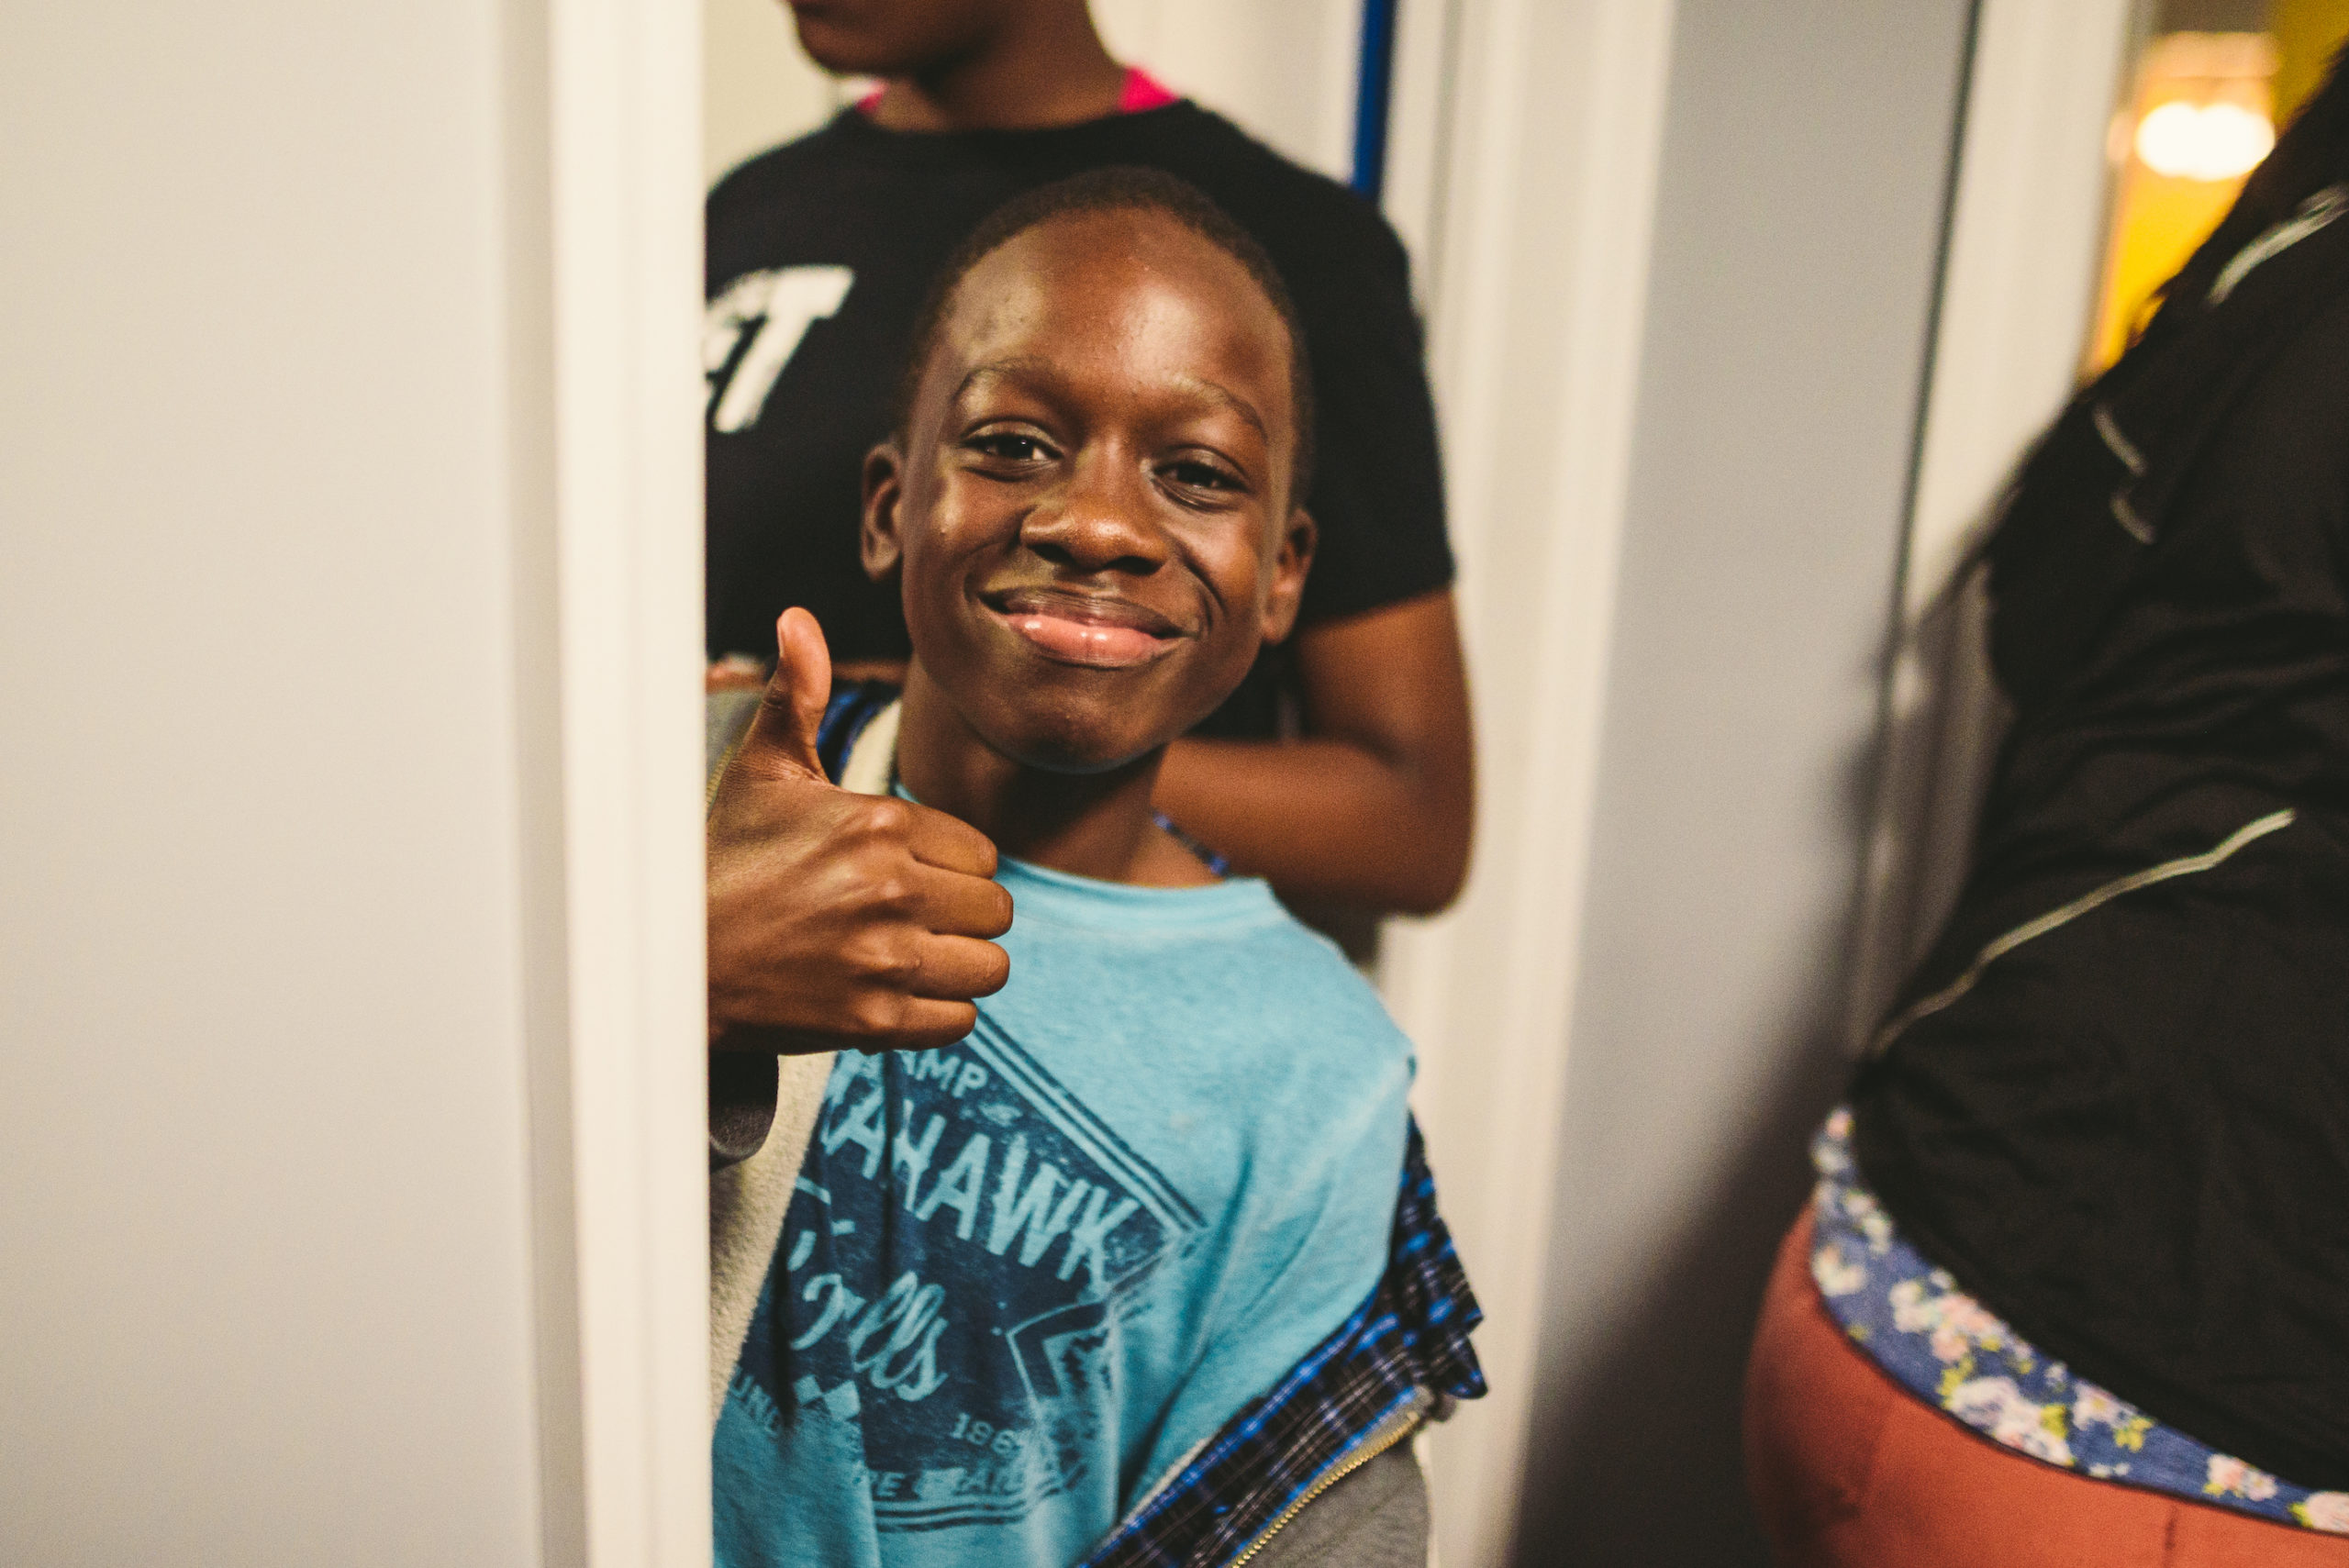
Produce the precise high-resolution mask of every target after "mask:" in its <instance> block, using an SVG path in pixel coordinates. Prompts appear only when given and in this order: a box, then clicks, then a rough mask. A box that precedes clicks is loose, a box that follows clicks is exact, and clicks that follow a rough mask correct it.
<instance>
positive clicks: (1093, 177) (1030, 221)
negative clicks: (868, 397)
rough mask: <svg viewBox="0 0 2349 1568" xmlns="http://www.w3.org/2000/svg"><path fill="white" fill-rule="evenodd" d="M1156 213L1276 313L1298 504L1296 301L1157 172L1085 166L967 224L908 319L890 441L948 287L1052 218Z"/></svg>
mask: <svg viewBox="0 0 2349 1568" xmlns="http://www.w3.org/2000/svg"><path fill="white" fill-rule="evenodd" d="M1109 212H1155V213H1163V214H1164V215H1165V216H1166V217H1171V218H1173V219H1174V220H1175V222H1177V223H1179V224H1181V225H1182V226H1183V227H1184V228H1187V229H1189V230H1190V231H1191V232H1192V233H1194V234H1196V235H1197V236H1198V237H1199V238H1200V239H1204V240H1206V241H1207V242H1208V244H1210V245H1212V246H1214V247H1215V248H1216V249H1217V250H1220V251H1222V252H1223V253H1224V254H1225V255H1227V256H1229V257H1230V258H1231V259H1232V260H1233V261H1237V262H1239V263H1240V265H1241V268H1242V269H1244V270H1245V271H1246V272H1247V273H1248V276H1249V277H1250V278H1251V279H1252V280H1253V281H1254V283H1255V284H1256V286H1257V287H1258V288H1259V289H1261V290H1263V291H1264V297H1265V298H1266V299H1267V300H1269V301H1271V302H1272V306H1273V309H1274V311H1275V313H1276V314H1277V315H1278V316H1279V317H1280V318H1281V326H1282V327H1283V328H1286V331H1287V333H1288V363H1289V388H1290V405H1291V406H1290V414H1289V417H1290V419H1291V421H1292V422H1293V423H1294V424H1295V425H1296V427H1297V458H1296V462H1295V464H1294V465H1293V466H1294V470H1295V472H1294V475H1293V477H1292V480H1291V483H1290V486H1289V494H1290V497H1291V499H1292V501H1293V502H1297V501H1301V500H1302V498H1303V497H1304V495H1305V494H1306V492H1307V491H1308V490H1310V489H1311V488H1312V484H1313V368H1312V364H1311V362H1310V361H1308V359H1307V357H1306V352H1305V326H1304V323H1303V322H1302V321H1301V320H1300V319H1299V318H1298V317H1297V302H1296V301H1295V300H1293V299H1291V298H1290V297H1289V292H1288V285H1287V284H1284V283H1283V282H1281V275H1280V272H1279V271H1278V270H1277V269H1276V268H1275V267H1274V265H1273V259H1272V257H1271V256H1269V255H1267V254H1266V253H1265V251H1264V246H1262V245H1260V244H1258V243H1257V241H1256V238H1255V236H1253V235H1252V234H1250V233H1249V232H1248V231H1247V230H1246V229H1244V228H1241V227H1240V225H1239V224H1237V223H1235V222H1233V221H1232V219H1231V217H1230V215H1229V214H1227V213H1226V212H1225V211H1224V210H1223V209H1222V208H1221V207H1219V206H1216V205H1215V203H1213V202H1212V201H1209V200H1208V196H1207V194H1206V193H1205V192H1203V191H1201V190H1200V189H1199V188H1198V187H1197V185H1194V184H1192V183H1190V182H1189V181H1187V180H1183V179H1178V178H1176V177H1175V175H1173V174H1169V173H1167V172H1165V171H1164V170H1163V169H1146V168H1141V167H1140V166H1137V165H1130V164H1119V165H1116V166H1113V167H1110V168H1107V169H1091V170H1087V171H1086V172H1084V173H1082V174H1077V175H1074V176H1072V177H1071V178H1069V179H1065V180H1060V181H1056V182H1054V183H1052V184H1049V185H1040V186H1038V187H1037V188H1036V189H1034V190H1032V191H1027V192H1024V193H1022V194H1021V195H1017V196H1014V197H1012V198H1011V200H1009V201H1008V202H1006V203H1004V204H1003V205H1002V206H999V207H997V208H996V209H995V211H993V212H992V213H989V214H988V215H987V216H986V217H985V218H983V219H981V220H980V223H979V226H978V227H977V228H974V229H973V230H972V231H971V232H970V234H969V236H968V237H967V238H965V239H963V243H962V244H960V245H958V246H956V247H955V248H954V253H953V254H952V255H951V256H949V257H947V259H946V262H945V264H944V265H943V266H941V268H940V269H939V270H938V275H937V276H936V277H935V278H933V279H931V280H930V290H929V292H928V294H926V295H924V296H923V298H922V304H921V309H920V311H919V312H918V314H917V315H916V316H915V317H914V328H913V336H912V338H911V339H910V340H909V341H908V343H907V355H906V369H905V374H904V375H903V377H902V378H900V380H899V382H898V384H897V406H896V420H895V421H894V424H895V428H896V435H897V438H898V439H900V440H901V441H902V440H903V439H905V436H906V434H907V426H908V425H909V424H910V422H911V420H912V418H913V410H914V398H915V396H916V395H917V394H918V392H919V390H920V387H921V375H922V371H923V370H924V369H925V368H926V367H927V366H928V365H929V363H930V354H931V353H932V351H934V350H936V349H937V347H938V335H939V333H940V331H941V330H942V329H943V328H944V326H945V321H946V310H947V306H949V305H950V304H952V301H953V298H954V290H955V288H956V287H957V286H958V285H959V284H961V283H962V281H963V278H964V277H965V276H966V275H967V274H968V273H969V272H970V271H971V269H972V268H973V267H975V266H977V265H978V264H979V263H980V262H981V261H985V259H986V258H987V257H989V256H991V255H993V254H994V253H995V252H996V251H997V250H1001V249H1002V248H1003V247H1004V246H1006V245H1008V244H1009V243H1010V242H1011V241H1012V240H1014V239H1018V238H1019V236H1020V235H1022V234H1025V233H1027V232H1028V230H1030V229H1031V228H1036V227H1037V226H1038V225H1039V224H1042V223H1048V222H1050V221H1052V219H1054V218H1057V217H1072V216H1078V215H1083V214H1088V213H1109Z"/></svg>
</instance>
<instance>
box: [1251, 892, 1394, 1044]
mask: <svg viewBox="0 0 2349 1568" xmlns="http://www.w3.org/2000/svg"><path fill="white" fill-rule="evenodd" d="M1251 940H1252V947H1253V951H1254V952H1255V955H1256V964H1257V966H1258V967H1260V968H1261V969H1262V971H1263V972H1264V973H1263V978H1262V982H1261V989H1260V990H1258V991H1257V993H1256V994H1255V995H1252V996H1250V997H1249V998H1248V1006H1249V1007H1250V1008H1251V1009H1252V1011H1253V1012H1254V1013H1255V1015H1256V1017H1257V1018H1258V1019H1259V1020H1260V1027H1262V1028H1264V1029H1266V1030H1267V1031H1269V1032H1275V1033H1278V1034H1281V1035H1282V1036H1283V1037H1284V1038H1288V1039H1293V1040H1298V1041H1300V1042H1304V1041H1313V1042H1318V1043H1319V1044H1320V1045H1322V1046H1326V1047H1328V1048H1330V1049H1334V1050H1337V1051H1341V1052H1344V1053H1346V1055H1347V1056H1348V1057H1349V1059H1350V1060H1356V1061H1359V1060H1362V1057H1361V1053H1362V1052H1363V1051H1364V1050H1365V1049H1368V1050H1369V1051H1371V1052H1372V1054H1373V1055H1374V1056H1375V1055H1389V1056H1392V1057H1393V1058H1394V1059H1395V1060H1396V1061H1397V1062H1405V1061H1408V1058H1409V1056H1410V1054H1411V1046H1410V1041H1409V1040H1408V1039H1407V1038H1405V1036H1404V1034H1403V1031H1402V1030H1401V1029H1398V1028H1397V1026H1396V1024H1395V1021H1394V1019H1393V1018H1389V1017H1388V1016H1387V1012H1386V1004H1385V1003H1384V1002H1382V1001H1381V1000H1380V999H1379V995H1378V988H1377V987H1376V986H1375V985H1373V984H1371V982H1370V978H1369V976H1367V975H1365V974H1364V973H1363V972H1362V971H1361V970H1359V969H1357V968H1355V967H1354V964H1353V961H1352V960H1351V959H1349V958H1347V957H1346V955H1345V954H1344V953H1343V952H1342V951H1340V950H1339V947H1338V944H1337V943H1335V942H1333V941H1331V940H1330V939H1329V938H1328V937H1325V936H1323V935H1322V934H1321V933H1320V932H1319V931H1317V930H1314V929H1312V928H1311V927H1309V926H1308V925H1306V924H1305V923H1304V922H1303V921H1301V920H1299V919H1298V918H1297V917H1296V916H1294V915H1291V914H1289V913H1288V912H1287V911H1286V910H1283V911H1281V912H1280V914H1279V916H1278V917H1277V918H1276V919H1275V920H1273V921H1269V922H1267V923H1266V924H1265V926H1264V928H1263V929H1261V930H1259V931H1257V932H1255V933H1253V934H1252V939H1251Z"/></svg>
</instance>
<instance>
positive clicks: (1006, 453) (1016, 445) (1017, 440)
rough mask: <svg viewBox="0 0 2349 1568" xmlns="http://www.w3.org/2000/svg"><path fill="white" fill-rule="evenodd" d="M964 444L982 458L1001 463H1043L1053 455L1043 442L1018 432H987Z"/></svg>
mask: <svg viewBox="0 0 2349 1568" xmlns="http://www.w3.org/2000/svg"><path fill="white" fill-rule="evenodd" d="M963 445H964V446H965V447H966V448H968V449H969V450H972V451H974V452H976V453H978V454H979V455H980V456H982V457H991V458H994V459H996V461H997V462H1019V463H1028V462H1042V461H1043V460H1044V459H1046V458H1048V457H1050V456H1051V455H1052V452H1051V450H1050V449H1049V448H1047V447H1046V446H1045V445H1044V443H1043V442H1042V441H1041V440H1039V439H1037V438H1035V437H1034V436H1029V435H1022V434H1021V433H1020V432H1019V431H1017V430H989V431H985V432H983V433H981V434H979V435H975V436H973V437H972V438H971V439H969V440H967V441H965V442H963Z"/></svg>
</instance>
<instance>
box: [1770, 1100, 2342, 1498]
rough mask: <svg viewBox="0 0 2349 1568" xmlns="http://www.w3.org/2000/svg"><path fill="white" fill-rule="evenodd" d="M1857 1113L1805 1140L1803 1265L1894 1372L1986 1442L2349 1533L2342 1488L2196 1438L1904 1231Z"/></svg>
mask: <svg viewBox="0 0 2349 1568" xmlns="http://www.w3.org/2000/svg"><path fill="white" fill-rule="evenodd" d="M1851 1135H1852V1113H1851V1111H1850V1110H1849V1109H1848V1108H1845V1107H1839V1108H1838V1109H1837V1110H1836V1111H1835V1112H1834V1113H1833V1114H1832V1115H1831V1116H1830V1117H1828V1118H1827V1122H1826V1125H1825V1126H1823V1127H1821V1128H1820V1129H1819V1135H1818V1136H1817V1137H1816V1138H1814V1139H1813V1140H1811V1145H1810V1159H1811V1163H1812V1164H1813V1165H1814V1166H1816V1167H1817V1168H1818V1171H1819V1184H1818V1186H1817V1187H1815V1188H1814V1189H1812V1193H1811V1212H1812V1216H1813V1218H1812V1226H1813V1231H1812V1245H1811V1254H1810V1273H1811V1278H1812V1279H1813V1280H1815V1281H1817V1282H1818V1284H1819V1294H1820V1296H1821V1297H1822V1298H1824V1299H1825V1301H1826V1303H1827V1310H1828V1312H1829V1313H1830V1314H1831V1316H1832V1317H1833V1318H1834V1319H1835V1321H1836V1322H1837V1323H1839V1324H1841V1325H1842V1329H1843V1332H1844V1333H1845V1335H1847V1336H1848V1337H1849V1338H1850V1339H1851V1340H1852V1342H1853V1343H1854V1344H1855V1345H1857V1346H1858V1347H1859V1348H1860V1349H1861V1350H1862V1351H1865V1352H1866V1353H1867V1355H1868V1358H1869V1359H1870V1360H1872V1361H1874V1362H1876V1365H1878V1366H1880V1367H1882V1368H1883V1369H1884V1370H1885V1372H1886V1373H1887V1375H1889V1376H1890V1377H1891V1378H1892V1380H1893V1381H1894V1382H1895V1383H1898V1384H1899V1385H1901V1386H1902V1387H1903V1388H1906V1389H1907V1390H1908V1391H1909V1393H1911V1394H1913V1395H1915V1396H1917V1397H1918V1398H1920V1399H1921V1400H1923V1401H1925V1402H1926V1403H1927V1404H1929V1405H1932V1406H1935V1407H1939V1408H1940V1409H1942V1410H1944V1411H1946V1412H1948V1413H1949V1414H1950V1415H1952V1416H1954V1417H1955V1418H1957V1419H1958V1420H1960V1421H1962V1422H1964V1423H1965V1425H1967V1426H1969V1427H1971V1428H1973V1429H1975V1430H1976V1431H1977V1432H1980V1433H1981V1434H1982V1435H1983V1436H1984V1437H1987V1438H1988V1439H1990V1440H1992V1441H1993V1442H1997V1443H2000V1444H2003V1445H2004V1446H2006V1447H2008V1448H2010V1449H2012V1450H2014V1451H2016V1452H2018V1453H2021V1454H2026V1455H2028V1456H2029V1457H2031V1458H2032V1459H2036V1460H2039V1461H2041V1462H2043V1463H2047V1464H2053V1465H2058V1466H2061V1467H2062V1468H2064V1469H2065V1470H2073V1471H2077V1472H2079V1473H2081V1474H2084V1475H2092V1476H2095V1477H2097V1478H2098V1479H2099V1480H2104V1481H2116V1482H2119V1483H2121V1484H2122V1485H2129V1486H2141V1487H2143V1488H2145V1489H2147V1490H2149V1491H2154V1492H2167V1493H2170V1494H2172V1495H2173V1496H2180V1497H2190V1498H2192V1499H2193V1500H2194V1501H2196V1502H2198V1503H2215V1504H2217V1505H2219V1506H2221V1507H2229V1508H2233V1509H2235V1510H2237V1511H2239V1512H2242V1513H2246V1514H2251V1515H2254V1516H2255V1517H2257V1518H2263V1519H2268V1520H2272V1521H2274V1522H2276V1523H2278V1524H2286V1525H2298V1526H2299V1527H2301V1528H2303V1529H2312V1530H2322V1531H2325V1532H2328V1533H2331V1534H2338V1535H2349V1492H2311V1491H2310V1490H2309V1489H2308V1488H2307V1487H2305V1486H2295V1485H2292V1484H2291V1483H2290V1482H2288V1481H2285V1480H2281V1479H2279V1478H2278V1477H2277V1476H2273V1475H2270V1474H2268V1473H2266V1472H2265V1471H2263V1470H2259V1469H2256V1468H2254V1467H2253V1466H2252V1465H2249V1464H2246V1463H2244V1462H2243V1461H2242V1460H2240V1459H2235V1458H2233V1457H2232V1456H2230V1455H2228V1454H2223V1453H2221V1452H2219V1451H2216V1450H2214V1449H2212V1448H2211V1447H2210V1446H2209V1445H2208V1444H2206V1443H2200V1442H2197V1441H2195V1440H2193V1439H2192V1438H2190V1437H2188V1436H2187V1435H2186V1434H2185V1433H2184V1432H2181V1431H2178V1430H2177V1429H2176V1428H2173V1427H2166V1426H2164V1425H2163V1424H2162V1423H2161V1422H2159V1421H2157V1420H2155V1419H2154V1418H2152V1417H2151V1416H2148V1415H2145V1414H2144V1413H2143V1412H2142V1411H2140V1410H2138V1409H2137V1408H2135V1407H2133V1406H2132V1405H2130V1404H2128V1403H2127V1402H2126V1401H2124V1400H2121V1399H2119V1398H2117V1397H2115V1396H2113V1395H2111V1394H2109V1393H2107V1392H2106V1391H2105V1390H2103V1389H2101V1388H2099V1387H2098V1386H2097V1385H2094V1384H2092V1383H2089V1382H2088V1381H2087V1380H2086V1379H2084V1378H2079V1377H2075V1376H2073V1375H2072V1373H2070V1372H2069V1371H2068V1370H2066V1369H2065V1366H2064V1363H2063V1362H2057V1361H2051V1360H2049V1359H2048V1358H2047V1357H2045V1356H2043V1355H2041V1354H2040V1353H2039V1352H2038V1351H2035V1350H2033V1349H2032V1347H2031V1346H2030V1345H2028V1344H2026V1343H2024V1342H2023V1340H2021V1338H2020V1337H2018V1336H2017V1335H2016V1333H2015V1332H2014V1330H2013V1329H2009V1328H2008V1327H2007V1325H2006V1324H2005V1323H2004V1322H2003V1321H2001V1320H2000V1319H1999V1318H1998V1317H1997V1316H1996V1315H1995V1314H1993V1313H1992V1312H1991V1311H1990V1310H1989V1309H1988V1308H1987V1307H1984V1306H1983V1305H1982V1304H1981V1303H1980V1302H1978V1301H1976V1300H1975V1299H1974V1298H1973V1297H1972V1296H1967V1295H1965V1293H1964V1292H1962V1291H1960V1290H1959V1289H1958V1288H1957V1283H1956V1281H1954V1280H1953V1279H1952V1278H1951V1277H1950V1276H1949V1274H1948V1273H1945V1272H1943V1270H1941V1269H1939V1268H1936V1267H1935V1266H1934V1265H1933V1264H1932V1262H1931V1261H1930V1260H1928V1259H1927V1258H1925V1257H1924V1256H1923V1255H1922V1254H1921V1253H1920V1252H1919V1251H1917V1250H1916V1249H1915V1248H1914V1247H1912V1246H1910V1245H1909V1243H1908V1242H1907V1241H1906V1240H1902V1239H1901V1236H1900V1233H1899V1232H1898V1230H1897V1229H1894V1227H1893V1223H1892V1217H1891V1216H1890V1215H1888V1214H1887V1213H1886V1212H1885V1211H1884V1209H1883V1207H1881V1206H1880V1205H1879V1204H1877V1202H1876V1195H1875V1194H1873V1193H1871V1192H1870V1191H1868V1189H1867V1187H1866V1186H1865V1184H1864V1183H1863V1182H1862V1180H1861V1178H1860V1173H1859V1167H1858V1166H1857V1165H1856V1164H1855V1163H1854V1162H1853V1159H1852V1151H1851Z"/></svg>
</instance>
